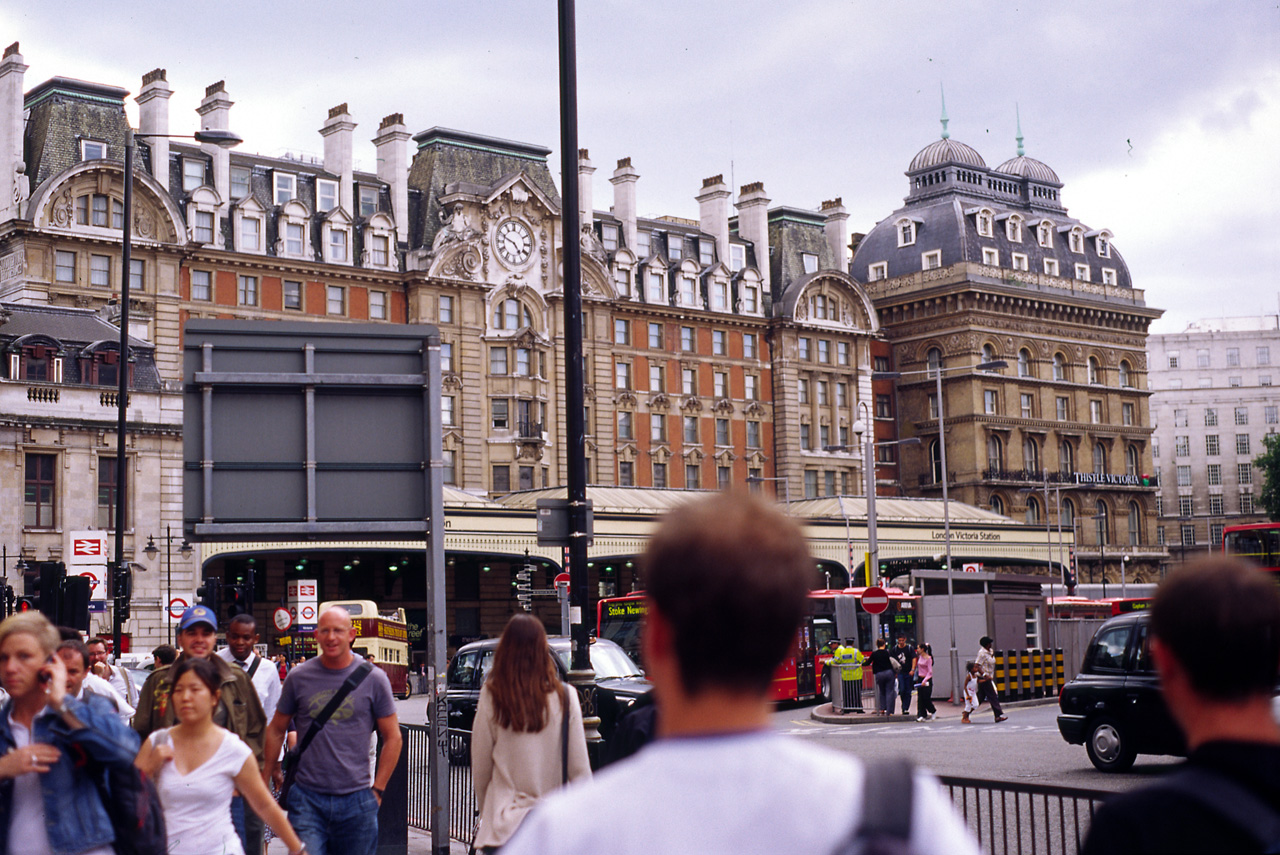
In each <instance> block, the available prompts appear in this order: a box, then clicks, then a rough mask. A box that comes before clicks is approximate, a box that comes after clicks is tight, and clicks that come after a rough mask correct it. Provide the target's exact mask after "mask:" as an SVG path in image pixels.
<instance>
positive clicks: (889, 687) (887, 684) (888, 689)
mask: <svg viewBox="0 0 1280 855" xmlns="http://www.w3.org/2000/svg"><path fill="white" fill-rule="evenodd" d="M875 674H876V709H877V710H878V711H880V712H889V713H891V712H893V689H894V679H893V678H894V673H893V671H892V670H889V671H877V672H875Z"/></svg>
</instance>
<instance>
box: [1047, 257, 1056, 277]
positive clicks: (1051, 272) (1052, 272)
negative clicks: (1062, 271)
mask: <svg viewBox="0 0 1280 855" xmlns="http://www.w3.org/2000/svg"><path fill="white" fill-rule="evenodd" d="M1044 275H1045V276H1057V275H1058V259H1056V258H1046V259H1045V260H1044Z"/></svg>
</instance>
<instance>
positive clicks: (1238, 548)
mask: <svg viewBox="0 0 1280 855" xmlns="http://www.w3.org/2000/svg"><path fill="white" fill-rule="evenodd" d="M1222 551H1223V553H1225V554H1226V555H1236V556H1239V557H1240V558H1244V559H1246V560H1248V561H1252V562H1253V563H1254V564H1257V565H1258V566H1259V567H1261V568H1262V569H1263V570H1267V571H1269V572H1271V573H1277V574H1280V522H1269V523H1255V524H1253V525H1229V526H1227V527H1226V528H1224V529H1223V530H1222Z"/></svg>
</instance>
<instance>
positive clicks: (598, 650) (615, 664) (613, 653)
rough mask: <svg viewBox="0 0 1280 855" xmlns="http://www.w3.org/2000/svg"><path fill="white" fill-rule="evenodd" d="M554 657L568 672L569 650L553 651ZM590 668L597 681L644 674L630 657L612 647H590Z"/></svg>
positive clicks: (594, 645) (595, 645)
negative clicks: (594, 673)
mask: <svg viewBox="0 0 1280 855" xmlns="http://www.w3.org/2000/svg"><path fill="white" fill-rule="evenodd" d="M555 653H556V657H557V658H558V659H559V660H560V664H561V665H563V666H564V670H565V671H568V670H569V648H567V647H566V648H564V649H561V650H557V651H555ZM591 668H592V670H594V671H595V672H596V679H597V680H608V679H615V678H618V677H643V676H644V674H643V673H642V672H641V671H640V668H639V667H637V666H636V663H635V662H633V661H631V657H630V656H628V655H627V654H625V653H623V652H622V651H621V650H620V649H619V648H617V647H614V646H613V645H609V646H605V645H603V644H599V643H596V644H593V645H591Z"/></svg>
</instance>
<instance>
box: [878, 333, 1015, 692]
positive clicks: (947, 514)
mask: <svg viewBox="0 0 1280 855" xmlns="http://www.w3.org/2000/svg"><path fill="white" fill-rule="evenodd" d="M1008 366H1009V363H1007V362H1005V361H1004V360H1003V359H994V360H991V361H990V362H980V363H978V364H977V365H975V366H973V367H972V368H970V367H969V366H967V365H963V366H962V365H958V366H956V367H955V368H952V369H947V368H944V367H943V366H942V358H941V354H939V358H938V364H937V365H936V366H933V367H930V368H927V369H925V370H924V371H907V372H900V371H876V372H874V373H872V375H871V379H872V380H873V381H875V380H897V379H899V378H901V377H904V376H909V375H918V374H926V375H928V374H932V375H933V376H934V378H935V380H936V382H937V401H938V458H939V460H938V462H939V464H940V465H941V467H942V472H941V476H942V541H943V548H944V549H945V550H946V560H947V620H948V623H949V624H950V628H951V648H950V650H949V654H950V659H951V703H953V704H955V705H959V704H960V703H961V693H960V692H958V691H956V690H957V689H958V688H959V687H960V685H961V683H960V654H959V651H958V650H957V649H956V597H955V568H954V567H953V566H952V563H951V504H950V497H949V496H948V495H947V425H946V418H945V416H944V414H943V411H944V410H945V409H946V407H944V406H943V401H942V375H943V373H944V372H946V371H948V370H950V371H968V370H973V371H997V370H999V369H1001V368H1007V367H1008ZM929 463H930V466H932V465H933V461H932V460H930V461H929Z"/></svg>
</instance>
